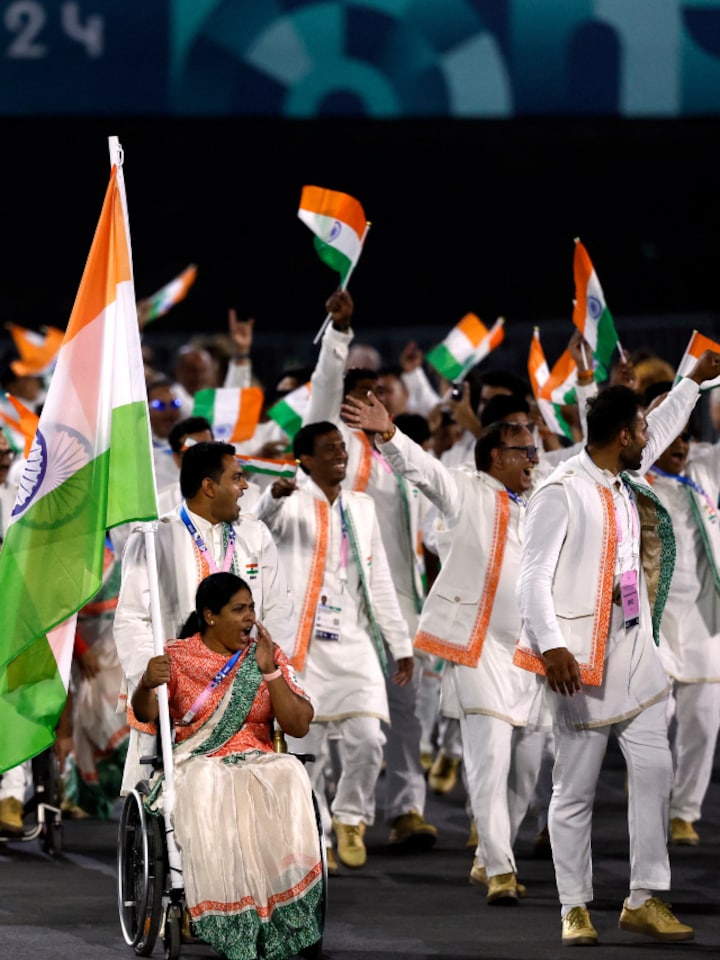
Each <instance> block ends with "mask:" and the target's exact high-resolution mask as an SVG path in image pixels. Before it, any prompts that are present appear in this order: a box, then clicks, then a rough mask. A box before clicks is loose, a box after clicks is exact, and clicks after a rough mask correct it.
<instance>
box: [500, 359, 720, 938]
mask: <svg viewBox="0 0 720 960" xmlns="http://www.w3.org/2000/svg"><path fill="white" fill-rule="evenodd" d="M719 373H720V353H711V352H709V351H708V352H706V353H705V354H704V355H703V357H702V358H701V359H700V360H699V361H698V362H697V364H696V365H695V367H694V368H693V370H692V372H691V373H690V375H689V376H688V377H687V378H685V379H684V380H682V381H681V382H680V383H679V384H678V385H677V386H676V387H675V388H674V389H673V390H672V391H671V392H670V394H669V395H668V396H667V398H666V399H665V400H664V402H663V403H662V404H661V406H660V407H659V408H657V409H656V410H653V411H652V412H650V413H649V414H648V417H647V419H646V418H645V415H644V412H643V407H642V399H641V397H640V396H639V395H638V394H636V393H635V392H634V391H632V390H630V389H629V388H627V387H624V386H614V387H609V388H608V389H607V390H605V391H604V392H602V393H601V394H600V395H599V396H598V397H597V398H596V399H595V400H594V401H593V402H592V403H591V405H590V409H589V412H588V415H587V438H588V443H587V446H586V448H585V449H584V450H582V451H581V452H580V453H579V454H577V455H576V456H574V457H572V458H571V459H570V460H568V461H566V462H565V463H564V464H562V465H561V466H560V467H558V469H557V470H556V471H555V472H554V473H553V474H552V475H551V476H550V477H549V479H548V480H547V482H546V483H544V484H543V485H542V486H541V487H540V488H539V489H538V490H537V491H536V492H535V493H534V494H533V496H532V498H531V500H530V503H529V506H528V511H527V521H526V525H525V537H524V543H523V550H522V563H521V569H520V578H519V582H518V600H519V604H520V609H521V611H522V616H523V634H522V635H521V638H520V641H519V643H518V649H517V651H516V654H515V662H516V663H517V664H518V665H520V666H522V667H524V668H525V669H527V670H528V671H531V672H535V673H537V674H542V675H545V676H546V678H547V684H548V687H549V688H550V690H549V691H548V699H549V701H550V703H551V708H552V710H553V714H554V732H555V747H556V752H555V765H554V769H553V795H552V800H551V803H550V813H549V829H550V841H551V845H552V853H553V862H554V865H555V877H556V881H557V887H558V893H559V896H560V902H561V905H562V910H561V918H562V942H563V944H565V945H590V944H594V943H597V941H598V935H597V932H596V930H595V928H594V926H593V924H592V921H591V919H590V914H589V913H588V910H587V903H588V902H589V901H591V900H592V899H593V887H592V857H591V844H590V837H591V830H592V808H593V802H594V798H595V791H596V787H597V780H598V776H599V773H600V767H601V765H602V760H603V757H604V755H605V751H606V748H607V741H608V737H609V735H610V733H611V732H613V733H614V734H615V736H616V737H617V740H618V742H619V745H620V748H621V750H622V752H623V755H624V757H625V760H626V763H627V771H628V828H629V836H630V894H629V896H628V898H627V899H626V900H625V902H624V904H623V909H622V913H621V915H620V920H619V926H620V928H621V929H623V930H628V931H631V932H634V933H642V934H645V935H647V936H650V937H653V938H655V939H657V940H668V941H673V940H690V939H692V938H693V935H694V934H693V929H692V927H689V926H686V925H685V924H683V923H680V921H679V920H678V919H677V918H676V917H675V916H674V914H673V913H672V912H671V910H670V908H669V906H668V905H667V904H665V903H663V902H662V901H661V900H660V899H659V898H658V897H656V896H655V895H654V891H661V890H668V889H669V888H670V865H669V859H668V853H667V839H666V831H667V822H668V798H669V794H670V788H671V785H672V776H673V774H672V758H671V756H670V749H669V746H668V739H667V724H666V700H667V696H668V692H669V685H668V681H667V678H666V676H665V673H664V671H663V669H662V664H661V662H660V659H659V657H658V656H657V651H656V649H655V643H656V642H657V640H658V634H659V630H658V628H659V623H660V619H661V617H662V610H663V606H664V604H665V600H666V597H667V592H668V588H669V585H670V580H671V577H672V570H673V564H674V557H675V541H674V537H673V530H672V521H671V519H670V516H669V514H668V513H667V510H666V509H665V508H664V507H663V505H662V504H661V503H660V501H659V500H658V498H657V496H656V495H655V494H654V493H653V491H652V489H651V487H650V486H649V485H648V484H647V483H645V482H644V481H643V479H642V474H643V473H644V472H646V471H647V470H648V469H649V467H650V465H651V464H652V463H654V462H655V461H656V460H657V458H658V457H659V456H660V454H661V453H662V451H663V450H664V449H665V448H666V447H667V446H668V445H669V444H670V443H671V442H672V440H673V438H674V437H676V436H677V435H678V433H679V432H680V430H681V429H682V427H683V425H684V424H685V423H687V420H688V417H689V416H690V413H691V411H692V409H693V407H694V406H695V403H696V401H697V398H698V395H699V384H700V383H702V382H703V381H704V380H708V379H712V378H714V377H716V376H717V375H718V374H719ZM641 534H642V536H641ZM550 691H551V692H550Z"/></svg>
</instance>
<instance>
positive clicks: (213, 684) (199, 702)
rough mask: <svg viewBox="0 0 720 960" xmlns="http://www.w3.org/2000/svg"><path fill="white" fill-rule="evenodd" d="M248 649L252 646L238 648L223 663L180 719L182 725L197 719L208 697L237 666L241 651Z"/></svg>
mask: <svg viewBox="0 0 720 960" xmlns="http://www.w3.org/2000/svg"><path fill="white" fill-rule="evenodd" d="M248 649H250V648H249V647H248V648H246V649H245V650H236V651H235V653H234V654H233V655H232V656H231V657H230V659H229V660H228V661H226V662H225V663H224V664H223V666H222V667H220V669H219V670H218V672H217V673H216V674H215V676H214V677H213V678H212V680H211V681H210V683H209V684H208V685H207V686H206V687H205V689H204V690H203V691H202V692H201V693H200V694H199V696H198V697H197V698H196V699H195V702H194V703H193V705H192V706H191V707H190V709H189V710H188V711H187V712H186V713H185V715H184V716H183V718H182V720H181V721H180V723H181V725H182V726H187V724H189V723H192V722H193V720H194V719H195V716H196V714H197V713H198V712H199V711H200V710H202V708H203V707H204V706H205V704H206V703H207V701H208V699H209V697H210V694H211V693H212V692H213V690H215V689H217V687H219V686H220V684H221V683H222V682H223V680H224V679H225V677H227V675H228V674H229V673H230V671H231V670H232V668H233V667H234V666H235V664H236V663H237V662H238V658H239V656H240V654H241V653H246V652H247V650H248Z"/></svg>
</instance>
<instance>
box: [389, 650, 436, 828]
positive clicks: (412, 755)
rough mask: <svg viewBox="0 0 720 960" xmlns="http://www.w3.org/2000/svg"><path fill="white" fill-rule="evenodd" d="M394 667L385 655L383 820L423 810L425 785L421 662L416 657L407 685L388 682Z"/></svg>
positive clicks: (392, 662)
mask: <svg viewBox="0 0 720 960" xmlns="http://www.w3.org/2000/svg"><path fill="white" fill-rule="evenodd" d="M396 670H397V666H396V663H395V661H394V660H393V658H392V657H391V656H390V654H389V653H388V677H387V680H386V689H387V698H388V707H389V709H390V726H389V727H388V726H386V725H383V732H384V733H385V736H386V738H387V742H386V744H385V819H386V820H387V821H390V820H393V819H394V818H395V817H399V816H401V815H402V814H403V813H409V812H410V811H411V810H416V811H417V812H418V813H420V814H422V813H423V812H424V810H425V795H426V792H427V784H426V781H425V771H424V770H423V767H422V763H421V762H420V738H421V726H420V721H419V719H418V716H417V693H418V690H419V688H420V679H421V676H422V661H421V660H420V658H419V657H415V663H414V667H413V676H412V680H411V681H410V683H408V684H406V686H404V687H399V686H398V685H397V684H395V683H393V682H392V680H391V679H390V678H391V677H392V676H393V674H394V673H395V672H396Z"/></svg>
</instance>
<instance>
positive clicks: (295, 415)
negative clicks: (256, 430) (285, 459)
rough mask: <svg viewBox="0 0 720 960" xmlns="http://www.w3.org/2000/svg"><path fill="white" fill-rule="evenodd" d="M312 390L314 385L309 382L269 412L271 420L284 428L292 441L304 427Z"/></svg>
mask: <svg viewBox="0 0 720 960" xmlns="http://www.w3.org/2000/svg"><path fill="white" fill-rule="evenodd" d="M311 390H312V385H311V384H310V382H309V381H308V383H304V384H303V385H302V386H300V387H296V388H295V389H294V390H291V391H290V393H286V394H285V396H284V397H283V398H282V400H278V402H277V403H274V404H273V405H272V407H270V409H269V410H268V416H269V417H270V419H271V420H274V421H275V423H277V424H278V426H280V427H282V428H283V430H284V431H285V433H286V434H287V435H288V436H289V437H290V439H291V440H292V439H293V437H294V436H295V434H296V433H297V432H298V430H299V429H300V427H301V426H302V423H303V417H304V416H305V411H306V410H307V407H308V404H309V403H310V391H311Z"/></svg>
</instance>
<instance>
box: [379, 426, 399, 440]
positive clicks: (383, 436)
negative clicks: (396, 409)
mask: <svg viewBox="0 0 720 960" xmlns="http://www.w3.org/2000/svg"><path fill="white" fill-rule="evenodd" d="M395 429H396V428H395V424H394V423H391V424H390V428H389V429H388V430H385V432H384V433H379V434H378V437H379V439H380V443H387V442H388V440H392V438H393V437H394V436H395Z"/></svg>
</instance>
